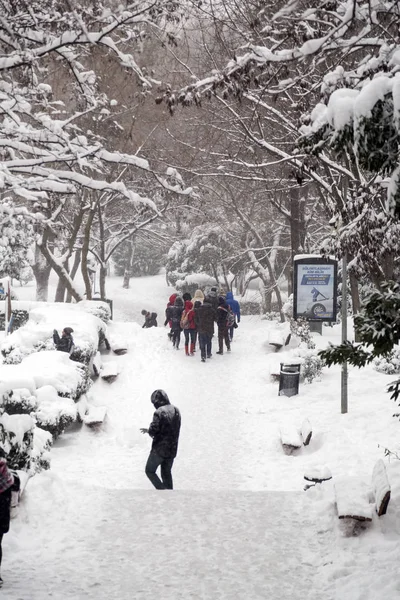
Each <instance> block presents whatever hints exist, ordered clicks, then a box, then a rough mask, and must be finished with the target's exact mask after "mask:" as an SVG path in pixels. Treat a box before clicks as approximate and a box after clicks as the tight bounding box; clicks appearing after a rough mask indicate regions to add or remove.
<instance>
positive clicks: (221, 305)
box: [217, 296, 229, 328]
mask: <svg viewBox="0 0 400 600" xmlns="http://www.w3.org/2000/svg"><path fill="white" fill-rule="evenodd" d="M228 310H229V306H228V304H227V303H226V302H225V298H224V297H223V296H220V297H219V298H218V308H217V325H218V327H222V328H223V327H225V326H226V319H227V317H228Z"/></svg>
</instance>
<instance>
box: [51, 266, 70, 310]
mask: <svg viewBox="0 0 400 600" xmlns="http://www.w3.org/2000/svg"><path fill="white" fill-rule="evenodd" d="M63 267H64V269H65V270H66V271H67V272H69V264H68V261H67V262H66V263H64V264H63ZM65 291H66V287H65V281H64V280H62V279H59V280H58V284H57V289H56V295H55V298H54V302H64V299H65Z"/></svg>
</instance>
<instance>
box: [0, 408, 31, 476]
mask: <svg viewBox="0 0 400 600" xmlns="http://www.w3.org/2000/svg"><path fill="white" fill-rule="evenodd" d="M34 429H35V421H34V420H33V418H32V417H31V416H29V415H8V414H7V413H3V414H2V415H1V416H0V447H1V448H2V449H3V450H4V452H5V454H6V456H7V462H8V465H9V467H10V468H11V469H21V470H23V471H29V470H30V468H31V454H32V449H33V435H34V434H33V432H34Z"/></svg>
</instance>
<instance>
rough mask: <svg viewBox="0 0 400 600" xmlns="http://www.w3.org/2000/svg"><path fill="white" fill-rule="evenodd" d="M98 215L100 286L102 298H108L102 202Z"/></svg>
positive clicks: (98, 208)
mask: <svg viewBox="0 0 400 600" xmlns="http://www.w3.org/2000/svg"><path fill="white" fill-rule="evenodd" d="M97 217H98V219H99V238H100V239H99V241H100V250H99V258H100V273H99V279H100V281H99V286H100V298H101V299H102V300H105V299H106V277H107V262H106V240H105V231H104V221H103V213H102V210H101V203H100V202H99V203H98V206H97Z"/></svg>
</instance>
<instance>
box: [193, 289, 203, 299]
mask: <svg viewBox="0 0 400 600" xmlns="http://www.w3.org/2000/svg"><path fill="white" fill-rule="evenodd" d="M192 300H193V301H194V302H195V301H196V300H199V301H200V302H204V294H203V292H202V291H201V290H196V291H195V293H194V296H193V298H192Z"/></svg>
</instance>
